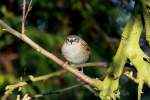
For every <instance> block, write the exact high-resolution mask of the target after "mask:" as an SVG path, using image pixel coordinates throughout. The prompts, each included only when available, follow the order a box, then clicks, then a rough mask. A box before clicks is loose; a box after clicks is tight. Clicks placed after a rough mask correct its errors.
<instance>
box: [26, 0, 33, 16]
mask: <svg viewBox="0 0 150 100" xmlns="http://www.w3.org/2000/svg"><path fill="white" fill-rule="evenodd" d="M31 4H32V0H30V2H29V5H28V8H27V11H26V13H25V17H26V18H27V16H28V14H29V12H30V11H31V9H32V5H31Z"/></svg>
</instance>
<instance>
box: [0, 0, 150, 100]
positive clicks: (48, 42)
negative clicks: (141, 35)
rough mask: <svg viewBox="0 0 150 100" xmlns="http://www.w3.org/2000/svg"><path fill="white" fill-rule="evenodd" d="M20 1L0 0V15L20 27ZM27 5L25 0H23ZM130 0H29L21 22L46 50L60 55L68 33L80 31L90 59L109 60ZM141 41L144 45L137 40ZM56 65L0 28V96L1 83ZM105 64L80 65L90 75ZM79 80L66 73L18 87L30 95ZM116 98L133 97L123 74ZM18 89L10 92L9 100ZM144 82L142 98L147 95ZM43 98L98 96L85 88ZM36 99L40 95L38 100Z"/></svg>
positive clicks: (65, 99)
mask: <svg viewBox="0 0 150 100" xmlns="http://www.w3.org/2000/svg"><path fill="white" fill-rule="evenodd" d="M22 1H23V0H0V18H1V19H2V20H4V21H5V22H6V23H7V24H9V25H10V26H11V27H13V28H14V29H16V30H18V31H20V32H21V21H22V20H21V18H22V17H21V16H22ZM27 4H28V0H27ZM133 7H134V1H132V0H33V3H32V10H31V11H30V12H29V15H28V17H27V23H26V34H27V36H29V37H30V38H31V39H32V40H33V41H35V42H36V43H38V44H39V45H41V46H42V47H43V48H45V49H46V50H48V51H50V52H52V53H54V54H55V55H56V56H58V57H59V58H61V59H64V58H63V56H62V54H61V52H60V50H61V45H62V43H63V41H64V39H65V38H66V36H67V35H69V34H76V35H79V36H81V37H82V38H83V39H84V40H86V41H87V43H88V44H89V45H90V47H91V55H90V59H89V62H103V61H105V62H108V63H110V62H111V60H112V57H113V56H114V54H115V52H116V50H117V47H118V44H119V41H120V37H121V33H122V31H123V29H124V26H125V24H126V22H127V21H128V19H129V18H130V16H131V13H132V11H133ZM142 45H144V44H143V43H142ZM60 69H61V68H60V67H59V66H58V65H57V64H55V63H54V62H52V61H50V60H48V59H47V58H46V57H44V56H42V55H41V54H39V53H37V52H36V51H35V50H33V49H32V48H31V47H29V46H28V45H26V44H25V43H23V42H22V41H21V40H19V39H17V38H16V37H14V36H12V35H10V34H8V33H7V32H5V31H2V30H0V96H2V95H3V93H4V89H5V86H6V85H8V84H13V83H16V82H18V81H21V80H25V79H26V77H27V76H28V75H33V76H40V75H44V74H48V73H51V72H55V71H58V70H60ZM105 71H106V70H105V69H104V68H85V70H84V72H85V73H86V74H87V75H89V76H91V77H101V76H102V75H103V74H104V72H105ZM77 83H78V81H76V79H75V78H74V77H73V76H72V75H71V74H69V73H67V74H65V75H61V76H59V77H55V78H52V79H49V80H46V81H40V82H35V83H33V84H31V85H28V86H25V87H23V88H22V91H21V93H22V94H26V93H28V94H29V95H34V94H37V93H43V92H45V91H48V90H56V89H61V88H65V87H68V86H71V85H74V84H77ZM120 92H121V100H127V99H128V100H136V99H137V85H136V84H135V83H133V82H132V81H131V80H129V79H127V78H126V77H125V76H123V77H122V78H121V80H120ZM17 93H18V92H17V91H15V92H13V94H12V95H11V96H10V97H9V98H10V100H14V99H15V97H16V95H17ZM149 95H150V92H149V89H148V88H147V86H145V87H144V94H143V95H142V100H150V96H149ZM42 99H44V100H91V99H92V100H99V98H98V97H95V96H94V95H93V94H92V93H91V92H89V91H88V90H87V89H85V88H84V87H81V88H76V89H74V90H70V91H67V92H63V93H60V94H51V95H48V96H44V97H43V98H42ZM39 100H40V99H39Z"/></svg>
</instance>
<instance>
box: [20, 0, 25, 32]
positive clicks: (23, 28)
mask: <svg viewBox="0 0 150 100" xmlns="http://www.w3.org/2000/svg"><path fill="white" fill-rule="evenodd" d="M22 10H23V11H22V30H21V33H22V34H24V33H25V23H26V17H25V13H26V0H23V8H22Z"/></svg>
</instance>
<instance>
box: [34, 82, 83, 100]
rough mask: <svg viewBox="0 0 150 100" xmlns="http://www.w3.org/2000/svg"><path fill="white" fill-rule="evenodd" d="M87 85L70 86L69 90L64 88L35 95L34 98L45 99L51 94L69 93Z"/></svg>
mask: <svg viewBox="0 0 150 100" xmlns="http://www.w3.org/2000/svg"><path fill="white" fill-rule="evenodd" d="M84 84H85V83H80V84H76V85H73V86H69V87H67V88H63V89H58V90H50V91H48V92H45V93H42V94H36V95H34V96H33V97H32V98H39V97H43V96H45V95H49V94H57V93H62V92H66V91H69V90H71V89H75V88H77V87H81V86H83V85H84Z"/></svg>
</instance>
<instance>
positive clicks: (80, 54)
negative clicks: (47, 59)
mask: <svg viewBox="0 0 150 100" xmlns="http://www.w3.org/2000/svg"><path fill="white" fill-rule="evenodd" d="M61 50H62V54H63V56H64V57H65V59H66V60H67V61H69V62H71V63H73V64H82V63H85V62H86V61H87V60H88V58H89V54H90V48H89V46H88V44H87V43H86V42H85V41H84V40H83V39H82V38H80V37H79V36H77V35H69V36H68V37H67V38H66V40H65V42H64V44H63V46H62V49H61Z"/></svg>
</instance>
